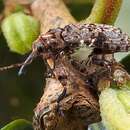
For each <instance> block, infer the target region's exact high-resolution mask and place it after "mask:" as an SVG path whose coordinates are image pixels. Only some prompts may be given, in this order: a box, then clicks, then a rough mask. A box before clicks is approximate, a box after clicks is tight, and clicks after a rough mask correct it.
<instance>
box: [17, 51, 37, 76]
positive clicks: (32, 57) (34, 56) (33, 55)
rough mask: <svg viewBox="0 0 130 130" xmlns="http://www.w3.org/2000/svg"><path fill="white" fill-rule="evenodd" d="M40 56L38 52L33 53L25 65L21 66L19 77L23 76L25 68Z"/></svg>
mask: <svg viewBox="0 0 130 130" xmlns="http://www.w3.org/2000/svg"><path fill="white" fill-rule="evenodd" d="M37 56H38V55H37V52H36V51H33V52H32V53H31V54H30V55H29V56H28V58H27V59H26V60H25V62H24V63H23V65H22V66H21V68H20V70H19V72H18V75H22V74H23V70H24V68H25V67H26V66H27V65H28V64H31V63H32V61H33V59H34V58H36V57H37Z"/></svg>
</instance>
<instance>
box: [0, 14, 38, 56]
mask: <svg viewBox="0 0 130 130" xmlns="http://www.w3.org/2000/svg"><path fill="white" fill-rule="evenodd" d="M2 31H3V33H4V36H5V38H6V40H7V43H8V46H9V48H10V50H11V51H13V52H17V53H19V54H25V53H27V52H29V51H30V50H31V48H32V42H33V41H34V40H35V39H36V38H37V37H38V35H39V32H40V27H39V23H38V21H37V20H35V19H34V18H33V17H32V16H28V15H25V14H24V13H22V12H18V13H14V14H12V15H10V16H8V17H6V18H5V19H4V20H3V22H2Z"/></svg>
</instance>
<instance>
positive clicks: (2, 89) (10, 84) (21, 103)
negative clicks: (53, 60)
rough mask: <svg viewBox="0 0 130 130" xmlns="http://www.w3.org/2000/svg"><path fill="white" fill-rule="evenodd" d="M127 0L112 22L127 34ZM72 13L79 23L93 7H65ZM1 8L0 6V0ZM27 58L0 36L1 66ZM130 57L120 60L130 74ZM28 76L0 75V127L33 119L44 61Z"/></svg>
mask: <svg viewBox="0 0 130 130" xmlns="http://www.w3.org/2000/svg"><path fill="white" fill-rule="evenodd" d="M129 5H130V1H129V0H124V1H123V6H122V8H121V11H120V14H119V17H118V18H117V21H116V23H115V25H116V26H118V27H120V28H122V30H123V31H124V32H127V33H129V35H130V13H129V12H130V8H129ZM68 7H69V9H70V11H71V13H72V14H73V15H74V16H75V17H76V18H77V19H78V20H81V19H83V18H85V17H86V15H88V14H89V12H90V11H91V8H92V5H91V4H90V3H89V4H86V5H82V4H80V5H76V4H75V5H72V4H71V5H68ZM0 8H2V3H1V0H0ZM125 55H126V54H117V55H116V58H117V59H118V60H121V59H122V58H123V57H124V56H125ZM26 57H27V55H25V56H20V55H18V54H15V53H12V52H10V51H9V49H8V47H7V44H6V41H5V39H4V37H3V35H2V33H0V66H4V65H8V64H13V63H17V62H22V61H24V59H26ZM129 61H130V60H129V57H127V59H126V58H125V59H123V60H122V63H123V64H124V65H125V66H126V69H127V70H128V71H129V72H130V68H129V65H130V62H129ZM26 70H27V73H26V74H25V75H23V76H21V77H19V76H18V75H17V72H18V69H13V70H9V71H6V72H0V128H1V127H3V126H4V125H5V124H7V123H8V122H10V121H12V120H15V119H18V118H25V119H28V120H30V121H31V120H32V116H33V109H34V108H35V106H36V104H37V103H38V102H39V100H40V97H41V96H42V93H43V86H44V83H45V82H44V81H45V80H44V79H45V78H44V77H45V76H44V72H45V66H44V63H43V61H42V60H41V59H40V58H39V59H36V60H35V61H34V62H33V63H32V64H31V65H30V66H29V67H28V68H27V69H26Z"/></svg>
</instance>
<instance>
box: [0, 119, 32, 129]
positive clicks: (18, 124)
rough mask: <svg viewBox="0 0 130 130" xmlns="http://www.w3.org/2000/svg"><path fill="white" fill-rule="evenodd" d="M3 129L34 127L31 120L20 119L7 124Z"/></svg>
mask: <svg viewBox="0 0 130 130" xmlns="http://www.w3.org/2000/svg"><path fill="white" fill-rule="evenodd" d="M1 130H33V127H32V125H31V123H30V122H29V121H27V120H24V119H18V120H15V121H12V122H11V123H9V124H7V125H6V126H5V127H3V128H2V129H1Z"/></svg>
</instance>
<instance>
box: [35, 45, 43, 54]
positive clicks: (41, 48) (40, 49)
mask: <svg viewBox="0 0 130 130" xmlns="http://www.w3.org/2000/svg"><path fill="white" fill-rule="evenodd" d="M37 51H38V52H39V53H42V52H43V51H44V46H43V44H37Z"/></svg>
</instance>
